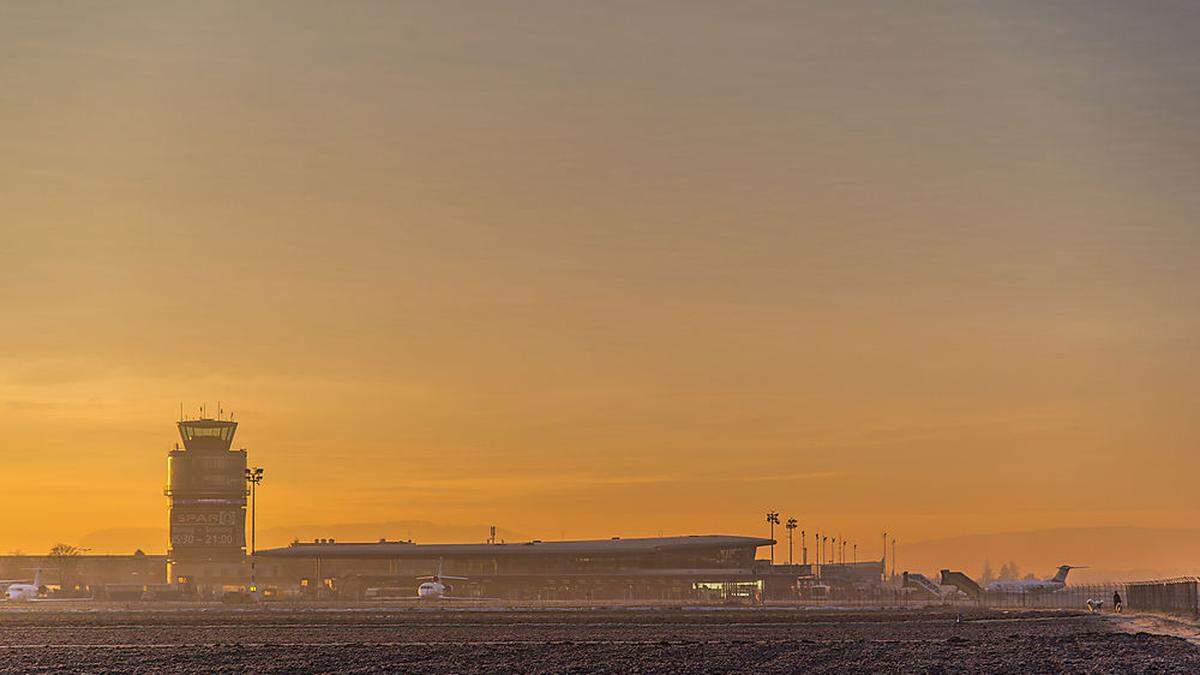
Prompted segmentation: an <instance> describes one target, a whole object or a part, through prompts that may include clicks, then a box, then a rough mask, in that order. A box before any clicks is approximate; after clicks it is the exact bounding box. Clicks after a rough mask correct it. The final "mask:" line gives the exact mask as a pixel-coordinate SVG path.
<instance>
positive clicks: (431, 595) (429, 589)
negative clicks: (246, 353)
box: [417, 581, 449, 600]
mask: <svg viewBox="0 0 1200 675" xmlns="http://www.w3.org/2000/svg"><path fill="white" fill-rule="evenodd" d="M448 590H449V589H448V588H447V587H446V585H445V584H443V583H442V582H440V581H426V582H425V583H423V584H421V585H420V586H418V587H417V597H419V598H421V599H422V600H437V599H439V598H442V597H444V596H445V595H446V593H447V591H448Z"/></svg>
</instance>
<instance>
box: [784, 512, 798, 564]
mask: <svg viewBox="0 0 1200 675" xmlns="http://www.w3.org/2000/svg"><path fill="white" fill-rule="evenodd" d="M785 527H787V531H788V564H789V565H794V564H796V563H795V561H794V560H793V559H792V534H793V533H794V532H795V530H796V519H795V518H788V519H787V525H786V526H785Z"/></svg>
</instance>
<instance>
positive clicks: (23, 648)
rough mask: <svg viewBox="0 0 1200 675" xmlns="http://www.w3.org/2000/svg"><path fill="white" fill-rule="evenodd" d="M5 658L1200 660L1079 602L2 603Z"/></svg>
mask: <svg viewBox="0 0 1200 675" xmlns="http://www.w3.org/2000/svg"><path fill="white" fill-rule="evenodd" d="M0 670H3V671H4V672H30V671H33V672H38V671H41V672H48V671H62V670H76V671H88V672H111V671H130V670H142V671H156V672H161V671H184V672H222V671H224V672H232V671H239V672H241V671H247V670H251V671H258V672H280V671H290V672H295V671H301V670H302V671H338V672H378V671H397V670H399V671H422V672H456V673H458V672H489V673H490V672H498V671H500V672H529V673H539V672H589V673H590V672H613V673H629V672H746V673H749V672H754V673H758V672H792V671H806V672H833V671H838V672H846V671H847V670H854V671H893V672H895V671H903V672H936V673H957V672H971V673H977V672H1065V671H1069V672H1155V673H1159V672H1180V673H1182V672H1200V648H1198V647H1196V646H1194V645H1193V644H1191V643H1189V642H1188V641H1186V640H1184V639H1181V638H1179V637H1172V636H1166V635H1151V634H1147V633H1144V632H1136V627H1135V628H1134V629H1131V627H1130V624H1129V623H1128V622H1123V623H1118V622H1116V621H1114V620H1112V619H1110V618H1107V617H1102V616H1099V615H1086V614H1078V613H1074V612H1033V611H1012V612H992V611H969V612H966V613H963V614H961V615H959V614H957V613H956V612H954V611H945V610H933V609H930V610H910V611H898V610H886V611H862V610H856V611H829V610H820V611H817V610H808V611H805V610H775V609H765V610H764V609H759V610H749V609H742V610H729V609H680V608H673V609H662V610H653V609H639V610H630V609H592V610H587V609H581V610H563V609H554V610H544V611H537V610H515V611H514V610H462V609H445V610H443V609H405V610H393V611H379V610H340V611H339V610H290V609H256V610H242V611H239V610H229V609H218V608H213V609H186V610H172V611H163V610H158V611H153V610H149V611H123V610H115V609H89V610H75V611H61V610H60V611H47V610H44V609H37V610H25V611H21V610H12V609H8V608H6V609H4V610H3V611H0Z"/></svg>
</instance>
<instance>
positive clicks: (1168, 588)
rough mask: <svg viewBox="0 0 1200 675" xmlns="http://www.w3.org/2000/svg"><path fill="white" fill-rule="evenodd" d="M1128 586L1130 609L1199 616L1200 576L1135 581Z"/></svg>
mask: <svg viewBox="0 0 1200 675" xmlns="http://www.w3.org/2000/svg"><path fill="white" fill-rule="evenodd" d="M1128 586H1129V591H1128V596H1127V597H1128V598H1129V599H1128V603H1129V608H1130V609H1137V610H1141V611H1149V612H1162V613H1164V614H1175V615H1179V616H1187V617H1192V618H1197V617H1200V578H1197V577H1179V578H1175V579H1161V580H1157V581H1137V582H1132V583H1130V584H1128Z"/></svg>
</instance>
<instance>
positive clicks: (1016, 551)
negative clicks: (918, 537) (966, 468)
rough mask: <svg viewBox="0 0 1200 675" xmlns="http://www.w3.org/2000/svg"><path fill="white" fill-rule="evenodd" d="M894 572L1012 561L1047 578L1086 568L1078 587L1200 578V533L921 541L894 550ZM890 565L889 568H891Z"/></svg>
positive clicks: (1118, 531) (1103, 530) (1056, 532)
mask: <svg viewBox="0 0 1200 675" xmlns="http://www.w3.org/2000/svg"><path fill="white" fill-rule="evenodd" d="M896 559H897V560H896V562H897V563H898V566H897V571H900V570H911V571H918V572H926V573H928V572H937V570H940V569H942V568H951V569H957V570H961V571H963V572H966V573H967V574H969V575H971V576H973V577H977V576H978V575H979V574H980V572H981V570H982V569H983V564H984V562H985V561H987V562H989V563H990V564H991V566H992V569H993V570H999V569H1000V566H1001V565H1002V564H1004V563H1006V562H1009V561H1013V562H1016V563H1017V565H1018V566H1019V567H1020V570H1021V573H1022V574H1024V573H1027V572H1032V573H1034V574H1035V575H1037V576H1038V577H1044V576H1049V575H1050V574H1051V573H1052V572H1053V571H1054V568H1055V567H1057V566H1058V565H1063V564H1068V565H1087V566H1088V568H1087V569H1080V570H1076V571H1074V572H1072V573H1071V581H1073V582H1079V583H1087V582H1100V581H1109V580H1129V579H1151V578H1161V577H1171V576H1182V575H1192V574H1200V530H1190V529H1169V528H1147V527H1064V528H1053V529H1045V530H1033V531H1028V532H1006V533H994V534H971V535H963V536H958V537H948V538H943V539H932V540H927V541H919V542H915V543H912V544H907V545H905V544H904V543H903V542H900V544H899V545H898V549H897V555H896ZM890 566H891V565H890V564H889V567H890Z"/></svg>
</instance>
